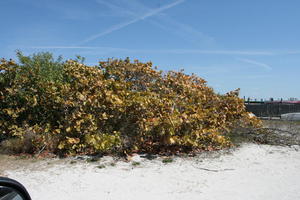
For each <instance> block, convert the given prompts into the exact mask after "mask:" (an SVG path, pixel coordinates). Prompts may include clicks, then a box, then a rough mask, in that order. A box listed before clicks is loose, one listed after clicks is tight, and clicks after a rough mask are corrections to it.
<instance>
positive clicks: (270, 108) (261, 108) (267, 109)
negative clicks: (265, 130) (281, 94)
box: [245, 103, 300, 117]
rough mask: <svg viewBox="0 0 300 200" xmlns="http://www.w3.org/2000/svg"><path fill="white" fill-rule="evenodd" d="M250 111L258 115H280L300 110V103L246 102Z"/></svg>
mask: <svg viewBox="0 0 300 200" xmlns="http://www.w3.org/2000/svg"><path fill="white" fill-rule="evenodd" d="M245 105H246V109H247V111H248V112H252V113H253V114H255V115H256V116H257V117H280V116H281V114H285V113H295V112H300V104H285V103H246V104H245Z"/></svg>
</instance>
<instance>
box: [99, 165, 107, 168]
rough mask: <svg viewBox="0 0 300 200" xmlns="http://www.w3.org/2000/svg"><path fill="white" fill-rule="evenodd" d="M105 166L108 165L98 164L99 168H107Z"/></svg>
mask: <svg viewBox="0 0 300 200" xmlns="http://www.w3.org/2000/svg"><path fill="white" fill-rule="evenodd" d="M105 167H106V166H105V165H98V166H97V168H98V169H103V168H105Z"/></svg>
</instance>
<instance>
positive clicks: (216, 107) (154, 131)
mask: <svg viewBox="0 0 300 200" xmlns="http://www.w3.org/2000/svg"><path fill="white" fill-rule="evenodd" d="M18 58H19V63H16V62H14V61H12V60H5V59H2V60H1V64H0V71H1V73H0V140H1V141H0V142H1V148H2V149H6V150H8V151H11V152H14V153H30V154H35V153H40V152H42V151H49V152H53V153H55V154H59V155H74V154H95V153H101V154H103V153H122V152H126V153H130V152H148V153H156V152H160V151H166V152H171V153H172V152H173V153H176V152H178V151H180V152H185V151H193V150H197V149H201V150H214V149H221V148H225V147H230V146H231V144H232V143H231V141H230V138H229V137H227V136H226V135H225V134H226V133H228V132H231V130H232V129H233V128H234V126H235V125H236V124H239V125H241V126H242V127H251V128H253V127H254V128H256V127H258V126H259V120H257V119H256V118H255V117H250V116H249V115H248V113H247V112H246V110H245V106H244V103H243V100H242V99H240V98H238V92H237V91H233V92H229V93H227V94H225V95H220V94H216V93H215V92H214V91H213V89H212V88H210V87H208V86H207V85H206V81H205V80H203V79H201V78H199V77H197V76H196V75H187V74H185V73H184V72H183V71H180V72H175V71H169V72H166V73H163V72H161V71H158V70H156V69H155V68H153V67H152V63H151V62H148V63H141V62H139V61H137V60H135V61H133V62H131V61H130V60H129V59H125V60H119V59H114V60H111V59H109V60H108V61H103V62H100V63H99V66H93V67H91V66H86V65H84V64H82V62H81V61H82V58H81V57H78V58H77V60H67V61H63V60H62V58H59V59H54V58H53V56H52V55H51V54H49V53H39V54H35V55H33V56H24V55H23V54H22V53H20V52H19V53H18ZM78 59H79V60H78Z"/></svg>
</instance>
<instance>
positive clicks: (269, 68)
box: [238, 59, 272, 70]
mask: <svg viewBox="0 0 300 200" xmlns="http://www.w3.org/2000/svg"><path fill="white" fill-rule="evenodd" d="M238 60H239V61H242V62H245V63H249V64H253V65H256V66H259V67H263V68H265V69H267V70H271V69H272V67H271V66H270V65H267V64H265V63H261V62H257V61H255V60H249V59H238Z"/></svg>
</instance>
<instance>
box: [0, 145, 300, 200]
mask: <svg viewBox="0 0 300 200" xmlns="http://www.w3.org/2000/svg"><path fill="white" fill-rule="evenodd" d="M163 159H164V158H161V157H160V158H156V159H153V160H148V159H145V158H142V157H140V156H135V157H133V159H132V161H130V162H125V161H114V160H113V158H111V157H103V158H101V159H100V160H99V161H96V162H87V161H86V160H80V159H75V158H68V159H62V160H59V159H46V160H39V161H36V160H26V161H24V160H15V161H13V159H11V160H10V163H11V164H10V165H8V164H7V163H8V162H6V165H5V164H3V162H4V161H3V159H1V162H2V171H0V173H2V175H6V176H8V177H10V178H14V179H17V180H18V181H20V182H21V183H23V184H24V185H25V187H26V188H27V189H28V191H29V193H30V194H31V196H32V198H33V200H38V199H46V200H51V199H53V200H54V199H59V200H64V199H73V200H77V199H78V200H79V199H80V200H82V199H87V200H94V199H118V200H122V199H131V200H134V199H138V200H141V199H152V200H154V199H155V200H156V199H164V200H166V199H172V200H173V199H180V200H184V199H189V200H192V199H197V200H198V199H208V200H209V199H213V200H218V199H222V200H227V199H228V200H229V199H230V200H235V199H243V200H245V199H251V200H255V199H262V200H265V199H272V200H274V199H280V200H285V199H291V200H295V199H300V148H299V146H294V147H291V148H290V147H278V146H268V145H256V144H244V145H242V146H241V147H240V148H237V149H235V150H232V151H230V152H218V153H208V154H207V153H206V154H201V155H199V156H196V157H186V158H179V157H174V158H173V162H170V163H163V162H162V160H163ZM13 163H15V164H13ZM22 163H23V164H22ZM24 163H25V164H24ZM112 163H113V164H112ZM0 165H1V163H0ZM3 166H6V168H5V169H3Z"/></svg>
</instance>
